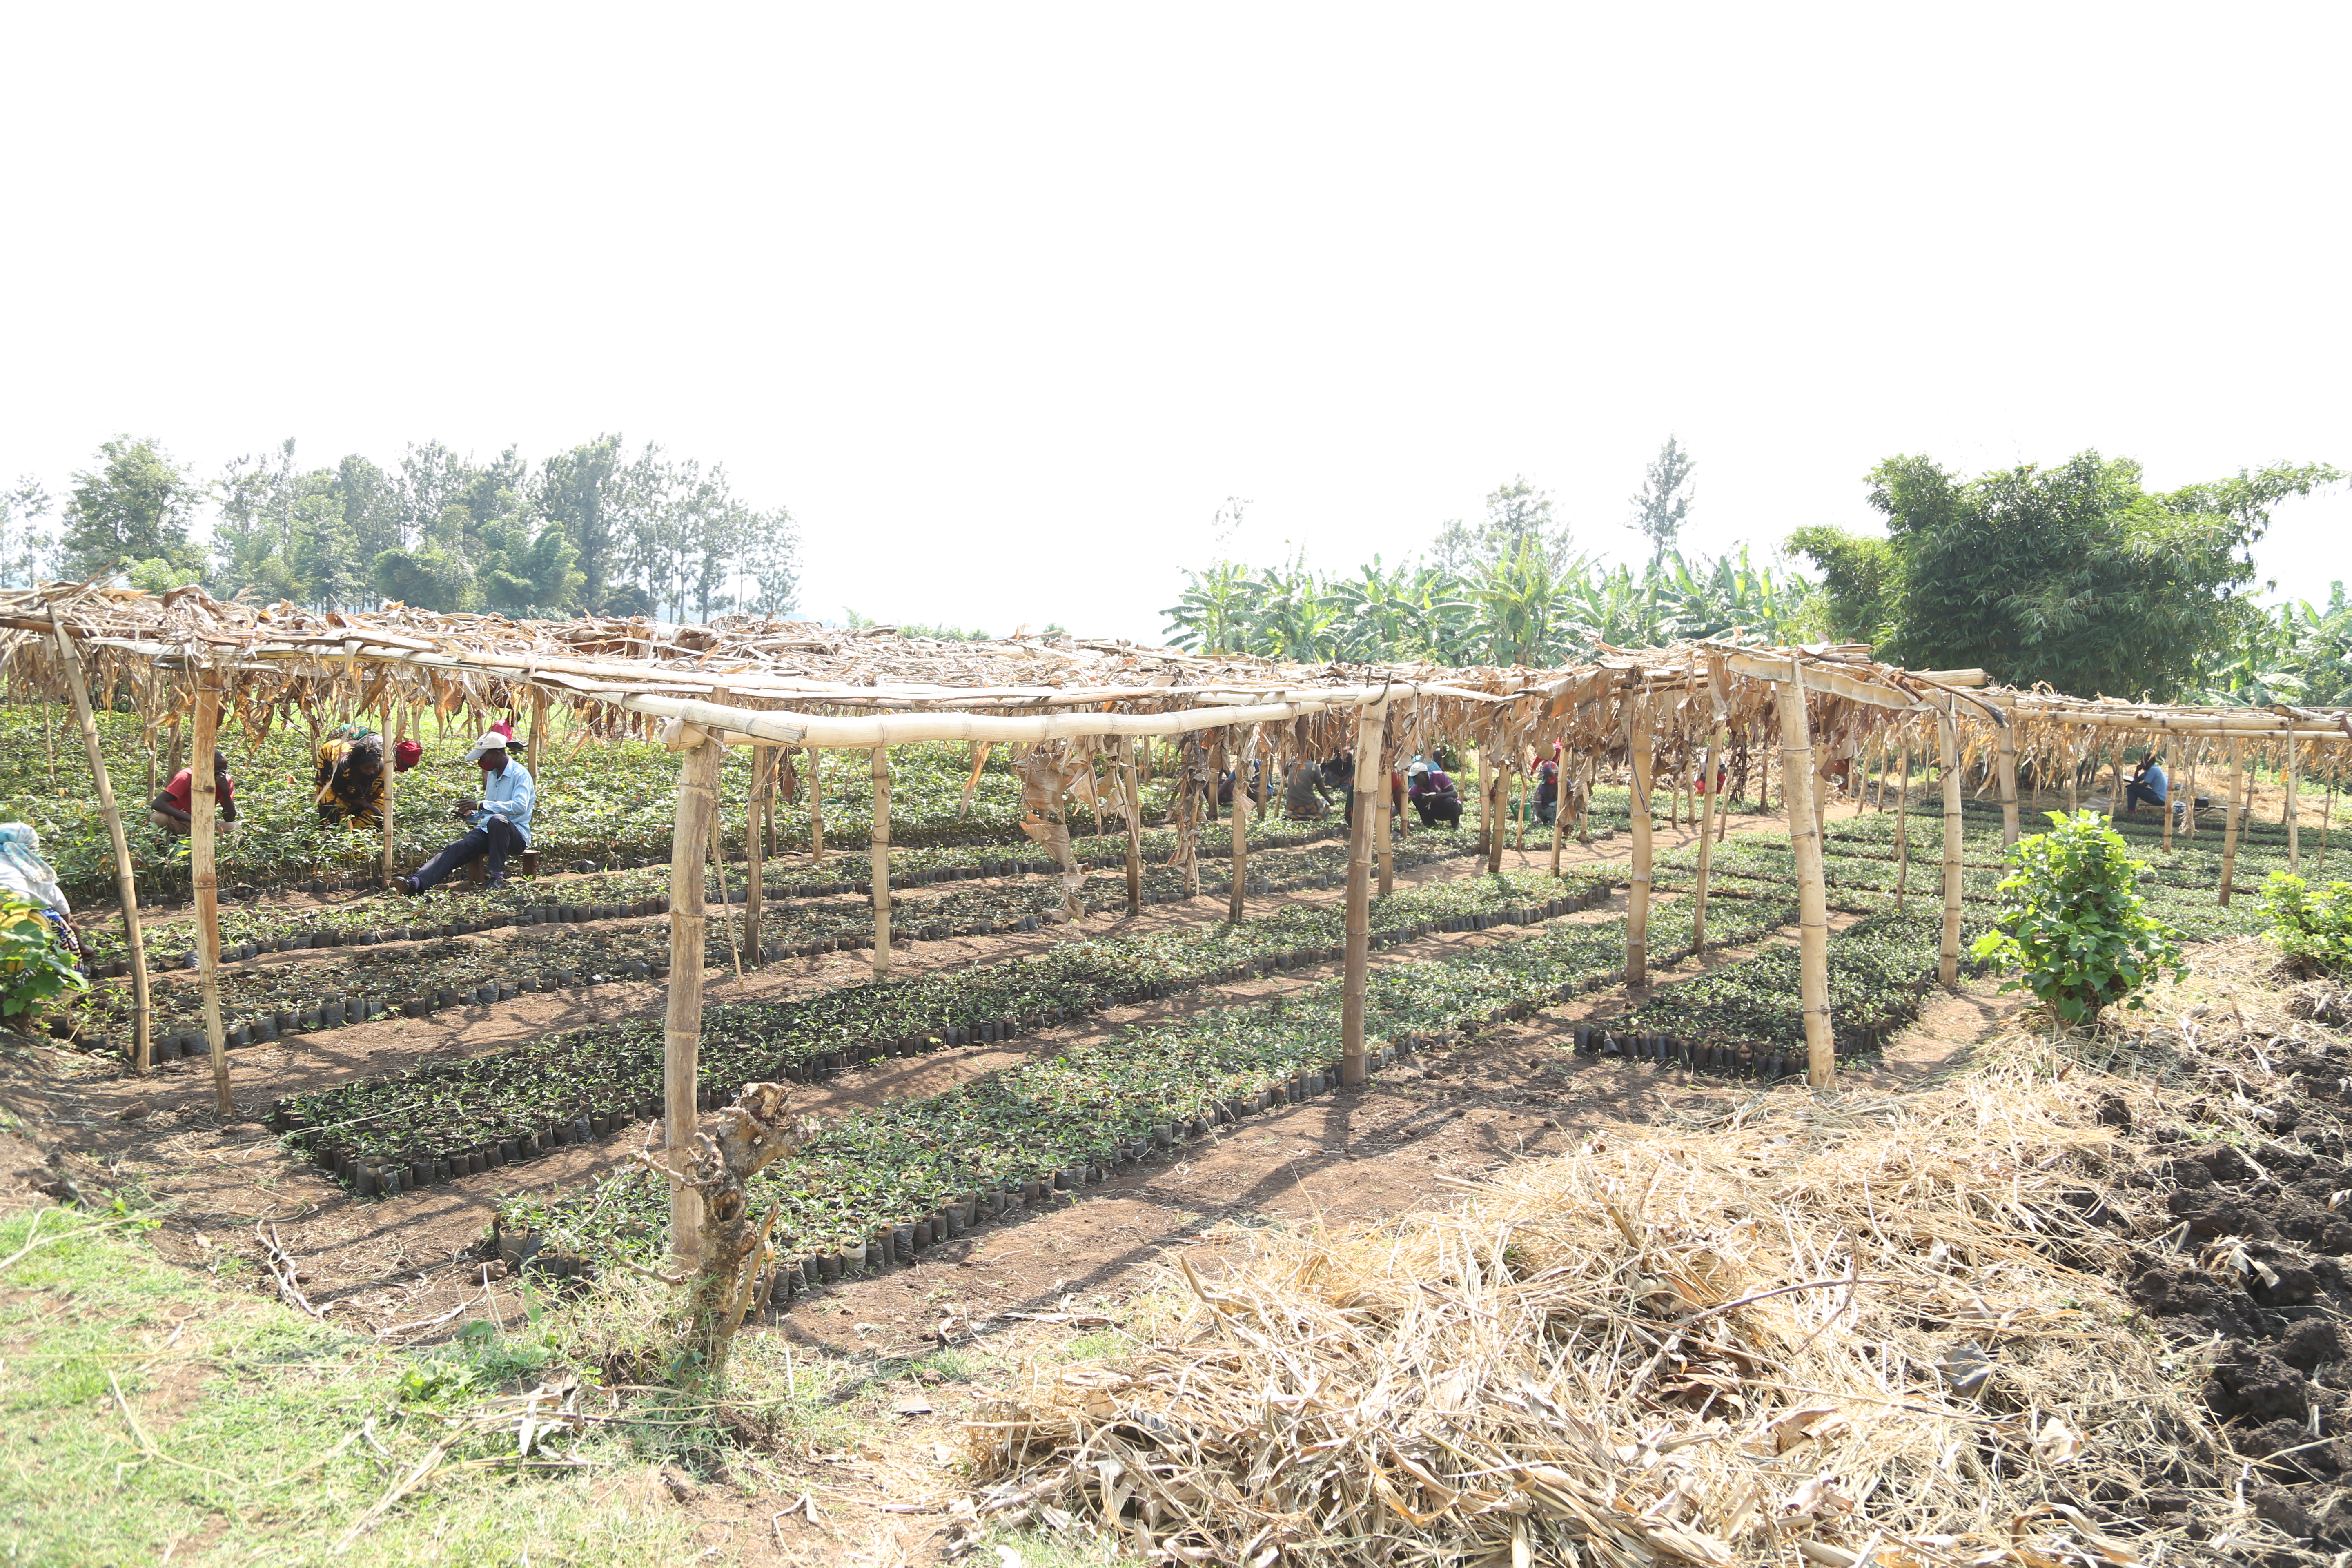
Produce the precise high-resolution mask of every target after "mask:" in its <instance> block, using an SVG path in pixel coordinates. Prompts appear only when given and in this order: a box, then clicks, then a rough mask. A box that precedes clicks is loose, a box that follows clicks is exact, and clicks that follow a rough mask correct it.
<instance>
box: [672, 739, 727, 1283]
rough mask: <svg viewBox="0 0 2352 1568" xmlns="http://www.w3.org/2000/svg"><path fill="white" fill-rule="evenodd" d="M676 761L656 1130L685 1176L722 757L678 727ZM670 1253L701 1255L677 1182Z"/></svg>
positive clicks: (689, 1196)
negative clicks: (706, 865) (706, 850)
mask: <svg viewBox="0 0 2352 1568" xmlns="http://www.w3.org/2000/svg"><path fill="white" fill-rule="evenodd" d="M671 744H673V745H675V746H682V747H683V748H684V750H685V753H686V754H685V755H684V756H683V757H681V758H680V759H679V760H678V770H677V816H676V818H675V820H674V822H673V825H672V826H671V829H670V840H669V1005H668V1008H667V1012H666V1013H665V1014H664V1016H663V1018H662V1131H663V1144H664V1147H665V1149H666V1150H667V1158H668V1162H669V1166H670V1169H671V1170H672V1171H673V1172H676V1173H678V1174H679V1175H683V1174H684V1173H686V1171H687V1169H688V1164H689V1163H690V1162H691V1160H692V1159H693V1157H694V1132H695V1127H696V1125H697V1122H698V1118H699V1104H698V1094H699V1091H700V1089H701V1066H700V1057H701V1047H702V961H703V954H704V952H705V949H706V943H707V941H708V930H707V928H708V920H707V917H706V916H705V914H704V912H703V876H702V854H703V844H704V842H705V841H706V840H707V839H708V838H709V836H710V822H711V819H712V818H713V817H714V816H717V815H718V811H719V762H720V760H721V758H722V757H723V756H724V755H725V752H724V751H723V750H722V748H720V746H719V744H718V743H717V742H715V741H713V740H712V739H711V738H710V737H709V735H707V734H705V733H704V732H703V731H700V730H699V729H696V728H694V727H692V726H686V727H683V728H681V729H680V730H679V731H677V735H676V737H675V739H674V740H673V741H672V742H671ZM669 1236H670V1249H671V1251H672V1252H673V1253H674V1254H675V1255H676V1256H677V1257H678V1258H682V1259H692V1258H698V1257H699V1256H700V1253H701V1250H702V1194H700V1193H698V1192H697V1191H696V1190H695V1189H694V1188H692V1187H689V1186H688V1185H687V1184H685V1183H684V1182H683V1181H677V1180H673V1181H672V1182H671V1184H670V1198H669Z"/></svg>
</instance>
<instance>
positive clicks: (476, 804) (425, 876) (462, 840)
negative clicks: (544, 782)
mask: <svg viewBox="0 0 2352 1568" xmlns="http://www.w3.org/2000/svg"><path fill="white" fill-rule="evenodd" d="M466 760H467V762H469V763H475V764H477V765H478V766H479V767H480V768H481V770H482V794H481V796H480V798H479V799H474V800H461V801H459V802H458V803H457V816H459V817H460V818H461V819H463V820H464V821H465V823H466V824H467V829H466V832H465V833H464V834H462V835H460V836H459V837H458V839H457V842H456V843H455V844H452V845H450V846H449V847H447V848H446V849H444V850H442V851H441V853H440V854H438V855H436V856H435V857H433V858H432V859H430V860H427V861H426V862H425V864H424V865H422V866H419V867H418V868H416V870H415V873H414V874H413V875H410V876H406V877H395V878H394V879H393V884H392V885H393V886H394V888H396V889H399V890H400V891H402V892H404V893H422V892H425V890H427V889H430V888H432V887H434V886H435V885H436V884H437V883H439V882H440V881H442V880H443V879H446V877H447V876H448V875H449V873H450V872H452V871H455V870H456V869H457V868H458V867H460V866H466V865H470V864H472V863H473V862H474V861H476V860H479V859H481V858H484V857H485V856H487V857H488V858H489V862H490V876H489V885H490V886H491V887H493V888H498V887H503V886H505V884H506V879H507V857H508V856H509V855H515V854H520V852H521V851H522V850H523V849H524V848H525V847H527V846H528V845H529V844H530V809H531V806H532V805H533V803H534V801H535V800H536V798H537V796H536V791H535V788H534V786H533V785H532V784H531V780H530V772H529V770H527V769H526V768H524V766H523V765H522V764H521V763H519V762H516V761H515V760H514V759H513V758H511V757H509V756H508V755H507V738H506V736H504V735H503V734H500V733H499V731H496V730H493V731H490V732H489V733H488V734H486V735H484V736H483V737H482V738H481V739H480V740H478V741H477V742H474V745H473V749H472V750H470V751H468V752H467V753H466Z"/></svg>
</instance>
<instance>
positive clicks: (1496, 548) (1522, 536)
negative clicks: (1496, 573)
mask: <svg viewBox="0 0 2352 1568" xmlns="http://www.w3.org/2000/svg"><path fill="white" fill-rule="evenodd" d="M1528 544H1533V545H1534V546H1535V548H1537V549H1538V550H1539V551H1541V552H1543V555H1544V560H1545V563H1546V564H1547V565H1548V566H1549V567H1550V569H1551V570H1552V571H1553V572H1554V573H1556V574H1566V573H1567V572H1568V571H1569V570H1570V566H1571V565H1572V564H1573V563H1574V562H1575V560H1576V552H1575V549H1574V547H1573V546H1572V544H1571V542H1570V538H1569V531H1568V525H1567V524H1566V523H1563V522H1559V521H1555V520H1554V518H1553V517H1552V510H1551V492H1550V491H1549V490H1539V489H1536V488H1535V487H1534V486H1533V485H1531V484H1529V483H1528V481H1527V478H1526V476H1525V475H1520V476H1517V477H1515V478H1514V479H1512V480H1511V481H1510V482H1509V483H1508V484H1505V485H1499V486H1497V487H1496V489H1493V490H1491V491H1489V492H1488V493H1487V496H1486V517H1485V519H1484V520H1483V521H1480V522H1479V523H1478V524H1477V525H1476V526H1475V527H1473V526H1471V525H1470V524H1468V523H1465V522H1463V521H1460V520H1458V519H1456V520H1454V521H1449V522H1446V523H1444V525H1442V526H1441V527H1440V528H1439V529H1438V531H1437V538H1436V540H1435V541H1434V542H1433V544H1432V546H1431V551H1430V553H1431V555H1432V557H1433V559H1434V561H1435V563H1436V564H1437V565H1438V566H1439V567H1440V568H1441V569H1442V570H1444V571H1447V572H1452V573H1455V574H1462V575H1465V576H1466V575H1469V574H1474V573H1475V572H1476V571H1477V569H1478V568H1479V567H1481V566H1483V565H1486V564H1488V563H1494V562H1498V561H1504V560H1507V559H1509V558H1510V557H1512V556H1515V555H1517V553H1518V552H1519V551H1520V549H1521V547H1523V546H1525V545H1528Z"/></svg>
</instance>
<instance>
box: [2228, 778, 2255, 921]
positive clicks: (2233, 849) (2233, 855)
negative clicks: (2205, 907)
mask: <svg viewBox="0 0 2352 1568" xmlns="http://www.w3.org/2000/svg"><path fill="white" fill-rule="evenodd" d="M2246 782H2247V781H2246V743H2245V742H2243V741H2232V742H2230V798H2229V800H2228V801H2227V802H2225V803H2224V805H2223V808H2222V812H2221V907H2222V908H2223V909H2227V908H2229V907H2230V879H2231V874H2232V873H2233V872H2235V871H2236V870H2237V868H2238V824H2239V822H2240V820H2241V819H2242V818H2243V817H2244V816H2245V809H2244V807H2242V805H2240V804H2239V802H2238V795H2239V792H2240V790H2241V788H2242V787H2243V786H2245V785H2246ZM2248 793H2252V792H2251V789H2249V790H2248Z"/></svg>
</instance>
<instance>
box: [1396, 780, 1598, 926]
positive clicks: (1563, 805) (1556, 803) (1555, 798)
mask: <svg viewBox="0 0 2352 1568" xmlns="http://www.w3.org/2000/svg"><path fill="white" fill-rule="evenodd" d="M1567 820H1568V757H1567V754H1566V753H1565V752H1563V753H1561V754H1560V755H1559V756H1557V757H1554V758H1553V759H1552V767H1551V874H1552V875H1553V876H1555V877H1557V876H1559V838H1560V831H1561V826H1560V825H1561V824H1562V823H1564V822H1566V821H1567ZM1387 890H1388V889H1387V886H1386V884H1385V883H1383V884H1382V886H1381V891H1382V892H1386V891H1387Z"/></svg>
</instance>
